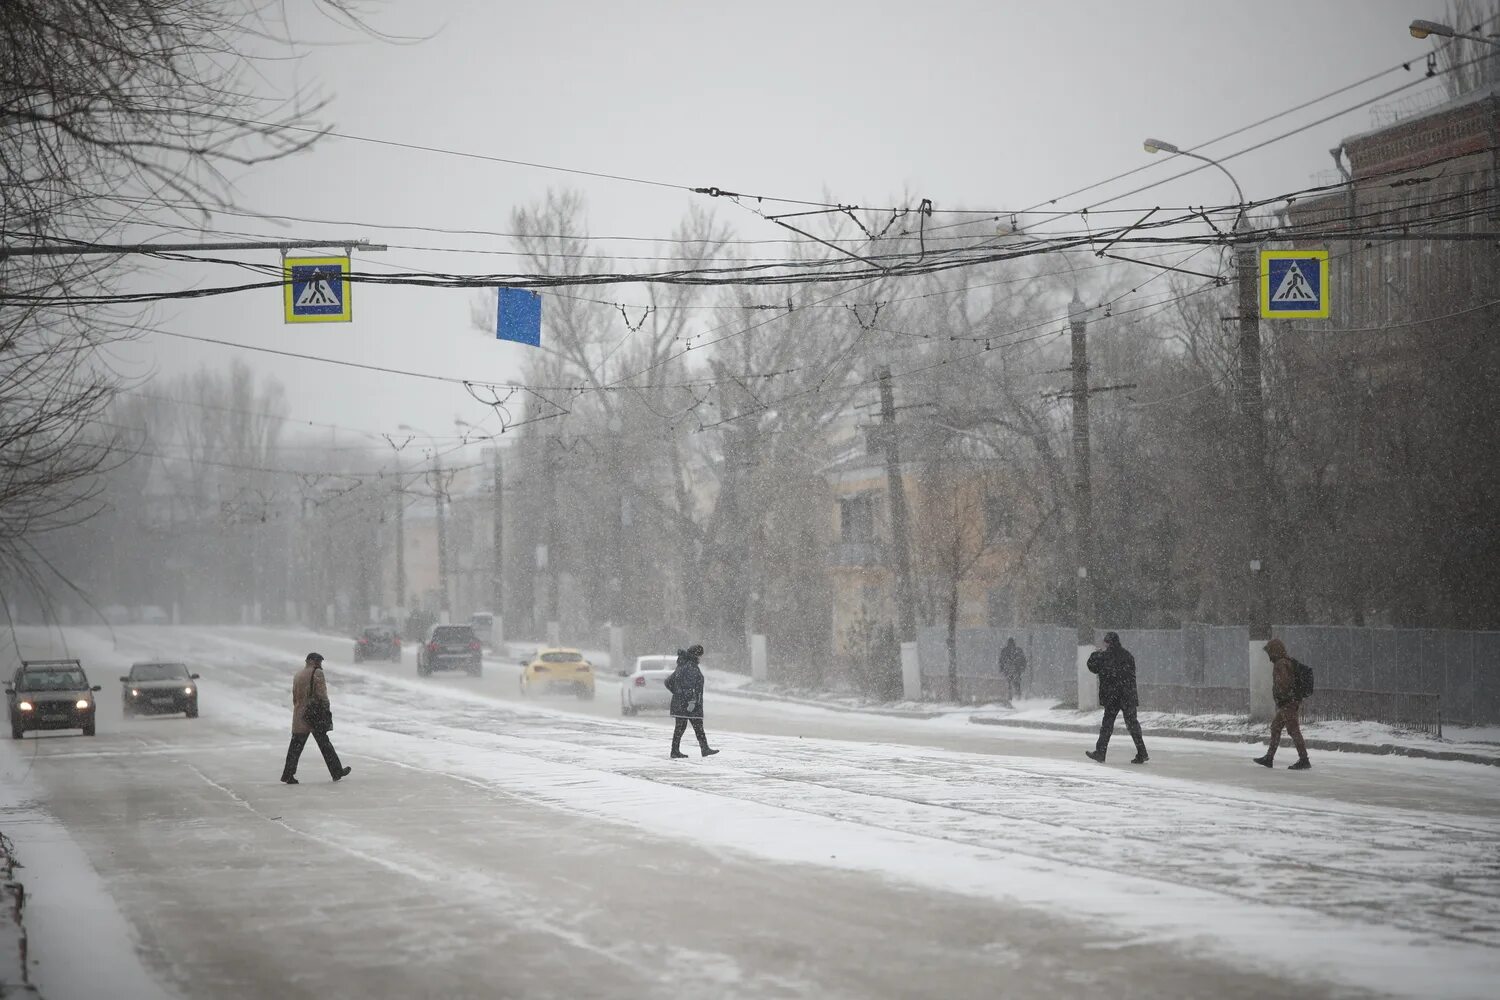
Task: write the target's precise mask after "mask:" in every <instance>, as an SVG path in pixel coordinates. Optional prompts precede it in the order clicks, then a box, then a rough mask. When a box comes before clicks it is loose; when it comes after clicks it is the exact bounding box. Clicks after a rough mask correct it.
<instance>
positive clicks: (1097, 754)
mask: <svg viewBox="0 0 1500 1000" xmlns="http://www.w3.org/2000/svg"><path fill="white" fill-rule="evenodd" d="M1083 755H1084V756H1085V757H1087V758H1088V759H1089V760H1096V761H1098V762H1099V763H1101V764H1103V763H1104V751H1103V750H1085V751H1084V752H1083Z"/></svg>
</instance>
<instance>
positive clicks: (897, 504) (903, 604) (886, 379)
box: [877, 365, 917, 642]
mask: <svg viewBox="0 0 1500 1000" xmlns="http://www.w3.org/2000/svg"><path fill="white" fill-rule="evenodd" d="M877 374H878V378H879V381H880V424H881V435H882V437H884V439H885V441H884V444H885V483H886V492H887V493H888V494H889V495H890V505H891V548H892V549H893V550H894V552H895V556H896V616H897V623H898V628H899V629H900V634H901V639H900V641H901V642H915V641H916V638H917V611H916V605H915V602H914V600H913V597H912V586H911V546H910V543H909V541H908V532H909V530H910V528H909V515H908V513H907V508H906V486H905V484H904V483H903V482H902V480H901V446H900V443H899V442H898V441H897V439H896V396H895V392H894V391H893V390H892V388H891V369H890V366H889V365H882V366H881V367H880V369H879V371H878V373H877Z"/></svg>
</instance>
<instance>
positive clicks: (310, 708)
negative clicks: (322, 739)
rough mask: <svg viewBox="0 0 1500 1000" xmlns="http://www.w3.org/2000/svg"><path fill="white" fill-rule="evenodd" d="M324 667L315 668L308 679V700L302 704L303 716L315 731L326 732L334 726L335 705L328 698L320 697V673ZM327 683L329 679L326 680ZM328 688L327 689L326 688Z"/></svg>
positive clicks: (309, 726)
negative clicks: (329, 702)
mask: <svg viewBox="0 0 1500 1000" xmlns="http://www.w3.org/2000/svg"><path fill="white" fill-rule="evenodd" d="M321 669H322V668H319V669H318V670H314V671H313V672H312V676H311V677H309V678H308V679H307V702H306V703H305V704H304V705H303V706H302V718H303V719H304V720H306V722H307V725H308V728H309V729H312V730H313V731H314V732H319V733H326V732H328V730H330V729H332V728H333V706H332V705H330V704H328V699H327V698H319V697H318V675H319V673H320V671H321ZM324 683H325V684H327V681H324ZM325 690H326V689H325Z"/></svg>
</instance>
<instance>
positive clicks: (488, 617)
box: [469, 611, 495, 649]
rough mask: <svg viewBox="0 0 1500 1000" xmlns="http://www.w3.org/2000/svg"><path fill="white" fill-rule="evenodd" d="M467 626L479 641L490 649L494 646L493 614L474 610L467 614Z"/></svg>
mask: <svg viewBox="0 0 1500 1000" xmlns="http://www.w3.org/2000/svg"><path fill="white" fill-rule="evenodd" d="M469 627H470V628H472V629H473V630H474V634H475V635H476V636H478V637H479V641H480V642H482V643H484V644H485V645H486V646H487V647H489V648H490V649H494V648H495V616H494V615H492V614H490V613H489V612H488V611H476V612H474V613H473V614H472V615H470V616H469Z"/></svg>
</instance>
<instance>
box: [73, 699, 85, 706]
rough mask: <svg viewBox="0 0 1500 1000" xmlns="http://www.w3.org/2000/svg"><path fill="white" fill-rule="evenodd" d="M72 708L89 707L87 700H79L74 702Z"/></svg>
mask: <svg viewBox="0 0 1500 1000" xmlns="http://www.w3.org/2000/svg"><path fill="white" fill-rule="evenodd" d="M73 707H74V708H88V707H89V700H88V699H87V698H79V699H78V700H77V701H75V702H74V703H73Z"/></svg>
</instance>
